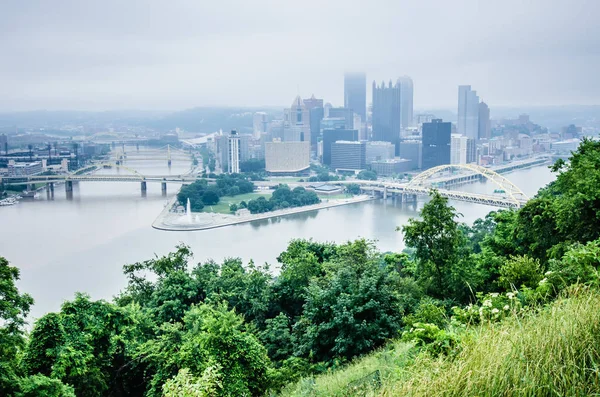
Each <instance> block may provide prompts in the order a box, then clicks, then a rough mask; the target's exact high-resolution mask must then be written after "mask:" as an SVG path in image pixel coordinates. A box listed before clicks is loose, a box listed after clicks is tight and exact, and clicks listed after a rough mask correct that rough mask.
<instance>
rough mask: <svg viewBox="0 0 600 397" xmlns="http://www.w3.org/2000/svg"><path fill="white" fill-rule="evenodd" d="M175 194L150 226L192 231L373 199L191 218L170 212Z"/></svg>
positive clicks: (201, 214) (197, 213)
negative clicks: (259, 212) (260, 212)
mask: <svg viewBox="0 0 600 397" xmlns="http://www.w3.org/2000/svg"><path fill="white" fill-rule="evenodd" d="M176 200H177V196H175V197H173V198H172V199H171V200H170V201H169V202H168V203H167V205H165V208H164V209H163V210H162V212H161V213H160V214H159V215H158V217H157V218H156V219H155V220H154V222H153V223H152V227H153V228H155V229H158V230H164V231H194V230H207V229H215V228H219V227H225V226H231V225H237V224H241V223H248V222H252V221H257V220H262V219H269V218H277V217H281V216H287V215H292V214H299V213H302V212H309V211H318V210H320V209H324V208H331V207H338V206H340V205H347V204H354V203H361V202H365V201H369V200H373V197H371V196H366V195H360V196H354V197H351V198H345V199H324V200H323V201H321V202H320V203H319V204H314V205H306V206H303V207H295V208H287V209H284V210H277V211H271V212H265V213H262V214H248V215H233V214H220V213H207V212H194V213H192V216H191V220H190V219H189V218H188V216H187V215H186V214H177V213H173V212H171V208H172V207H173V205H174V204H175V201H176Z"/></svg>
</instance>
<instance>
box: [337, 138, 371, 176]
mask: <svg viewBox="0 0 600 397" xmlns="http://www.w3.org/2000/svg"><path fill="white" fill-rule="evenodd" d="M357 134H358V131H357ZM366 149H367V146H366V144H365V142H359V141H337V142H334V143H332V144H331V168H333V169H334V170H348V171H358V170H364V169H365V168H366Z"/></svg>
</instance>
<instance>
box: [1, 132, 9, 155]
mask: <svg viewBox="0 0 600 397" xmlns="http://www.w3.org/2000/svg"><path fill="white" fill-rule="evenodd" d="M0 151H4V152H5V154H8V137H7V136H6V135H4V134H2V135H0Z"/></svg>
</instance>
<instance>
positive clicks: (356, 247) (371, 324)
mask: <svg viewBox="0 0 600 397" xmlns="http://www.w3.org/2000/svg"><path fill="white" fill-rule="evenodd" d="M324 267H325V269H326V275H325V276H324V277H323V278H321V279H312V280H311V282H310V285H309V287H308V289H307V297H306V304H305V305H304V311H303V313H302V316H301V318H300V320H299V321H298V322H297V323H296V325H295V326H294V330H295V333H294V338H295V339H296V341H297V342H296V354H297V355H300V356H304V357H310V358H311V359H312V360H313V361H330V360H332V359H334V358H336V357H342V358H345V359H348V360H349V359H351V358H353V357H356V356H359V355H361V354H364V353H366V352H368V351H370V350H372V349H374V348H377V347H378V346H381V345H382V344H383V343H384V342H385V341H386V340H387V339H389V338H391V337H393V336H395V335H397V332H398V330H399V329H400V323H401V318H402V314H403V312H404V310H405V308H404V307H402V304H401V300H400V297H399V294H398V293H397V285H396V282H395V280H396V275H395V272H394V271H393V270H392V269H389V268H387V267H382V266H380V261H379V257H378V256H377V254H376V252H375V250H374V246H373V245H372V243H369V242H367V241H365V240H357V241H355V242H352V243H347V244H344V245H342V246H339V247H338V249H337V254H336V256H335V258H333V260H332V261H331V262H328V263H327V264H324Z"/></svg>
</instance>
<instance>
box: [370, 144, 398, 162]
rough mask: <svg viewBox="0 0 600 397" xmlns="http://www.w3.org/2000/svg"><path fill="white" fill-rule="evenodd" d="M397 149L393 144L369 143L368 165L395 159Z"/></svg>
mask: <svg viewBox="0 0 600 397" xmlns="http://www.w3.org/2000/svg"><path fill="white" fill-rule="evenodd" d="M395 150H396V147H395V145H394V144H393V143H391V142H383V141H373V142H367V151H366V161H367V164H370V163H372V162H373V161H378V160H390V159H393V158H394V152H395Z"/></svg>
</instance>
